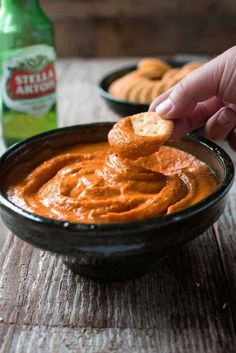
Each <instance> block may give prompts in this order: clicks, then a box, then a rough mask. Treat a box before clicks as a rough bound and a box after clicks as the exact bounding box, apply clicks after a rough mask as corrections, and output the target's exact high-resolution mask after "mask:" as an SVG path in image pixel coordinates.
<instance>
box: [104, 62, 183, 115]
mask: <svg viewBox="0 0 236 353" xmlns="http://www.w3.org/2000/svg"><path fill="white" fill-rule="evenodd" d="M166 62H167V63H168V64H169V65H171V66H172V67H182V66H183V65H185V64H186V63H187V61H177V60H167V61H166ZM136 69H137V65H133V66H129V67H125V68H123V69H120V70H116V71H113V72H111V73H109V74H108V75H106V76H105V77H104V78H103V79H102V80H101V81H100V83H99V94H100V96H101V97H102V98H103V99H104V100H105V102H106V103H107V105H108V106H109V107H110V108H111V109H112V110H113V111H114V112H116V113H118V114H119V115H121V116H127V115H132V114H137V113H141V112H145V111H147V110H148V108H149V104H138V103H131V102H128V101H126V100H122V99H119V98H115V97H114V96H112V95H111V94H110V93H108V88H109V86H110V85H111V84H112V82H113V81H115V80H117V79H118V78H120V77H122V76H124V75H126V74H128V73H129V72H131V71H134V70H136Z"/></svg>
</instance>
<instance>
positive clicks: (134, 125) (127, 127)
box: [108, 112, 174, 159]
mask: <svg viewBox="0 0 236 353" xmlns="http://www.w3.org/2000/svg"><path fill="white" fill-rule="evenodd" d="M173 128H174V124H173V122H172V121H171V120H164V119H162V118H161V117H160V116H159V115H158V114H157V113H155V112H145V113H140V114H136V115H132V116H128V117H126V118H124V119H121V120H119V121H118V122H117V123H116V124H115V125H114V126H113V128H112V129H111V131H110V132H109V134H108V141H109V144H110V146H111V147H112V149H113V151H114V152H115V153H117V154H118V155H120V156H122V157H125V158H130V159H137V158H139V157H144V156H149V155H151V154H153V153H154V152H157V151H158V149H159V148H160V146H162V145H163V144H164V143H165V142H166V141H167V140H168V139H169V138H170V136H171V135H172V132H173Z"/></svg>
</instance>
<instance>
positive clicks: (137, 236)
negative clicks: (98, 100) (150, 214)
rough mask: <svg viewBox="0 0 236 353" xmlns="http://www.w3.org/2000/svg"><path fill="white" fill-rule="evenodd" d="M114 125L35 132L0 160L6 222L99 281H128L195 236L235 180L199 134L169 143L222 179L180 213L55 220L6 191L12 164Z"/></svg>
mask: <svg viewBox="0 0 236 353" xmlns="http://www.w3.org/2000/svg"><path fill="white" fill-rule="evenodd" d="M112 125H113V124H112V123H97V124H88V125H78V126H73V127H66V128H61V129H56V130H53V131H50V132H46V133H43V134H40V135H37V136H34V137H32V138H30V139H28V140H25V141H23V142H20V143H18V144H16V145H14V146H13V147H11V148H10V149H8V150H7V151H6V152H5V153H4V154H3V155H2V156H1V158H0V210H1V216H2V219H3V221H4V223H5V224H6V226H7V227H8V228H9V229H10V230H11V231H12V232H13V233H14V234H16V235H17V236H18V237H20V238H21V239H23V240H25V241H27V242H28V243H30V244H32V245H34V246H36V247H39V248H41V249H43V250H48V251H50V252H52V253H57V254H59V255H60V256H61V257H62V258H63V260H64V262H65V263H66V264H67V265H68V266H69V267H70V268H71V269H72V270H73V271H75V272H79V273H80V274H81V275H84V276H87V277H91V278H96V279H106V280H111V279H116V280H117V279H127V278H133V277H136V276H139V275H141V274H143V273H145V272H147V271H150V270H152V269H154V268H155V267H156V266H157V265H158V261H159V260H158V259H159V258H160V257H161V256H163V255H166V254H168V253H170V252H173V251H176V250H177V248H178V247H179V246H180V245H181V244H183V243H185V242H187V241H189V240H191V239H193V238H195V237H197V236H198V235H200V234H201V233H202V232H204V231H205V230H206V229H207V228H209V227H210V226H211V225H212V224H213V223H214V222H215V221H216V220H217V219H218V218H219V217H220V215H221V214H222V213H223V211H224V208H225V204H226V201H227V195H228V192H229V189H230V187H231V185H232V182H233V176H234V166H233V163H232V161H231V159H230V158H229V156H228V155H227V154H226V152H224V151H223V150H222V149H221V148H220V147H218V146H217V145H215V144H214V143H212V142H210V141H208V140H206V139H204V138H200V139H198V138H197V137H195V136H189V137H186V138H185V139H184V140H182V141H178V142H175V143H171V145H173V146H174V147H178V148H180V149H183V150H185V151H187V152H189V153H192V154H193V155H195V156H196V157H197V158H199V159H201V160H202V161H204V162H206V163H207V164H208V165H209V166H210V167H211V168H212V170H213V171H214V172H215V175H216V177H217V179H218V182H219V187H218V188H217V190H216V191H215V192H214V193H212V194H211V195H210V196H208V197H207V198H206V199H204V200H203V201H201V202H199V203H197V204H196V205H194V206H191V207H188V208H186V209H184V210H182V211H180V212H176V213H173V214H170V215H166V216H160V217H156V218H152V219H145V220H141V221H135V222H126V223H117V224H81V223H73V222H63V221H56V220H53V219H50V218H45V217H41V216H38V215H36V214H34V213H32V212H28V211H26V210H24V209H22V208H20V207H18V206H16V205H14V204H13V203H12V202H10V201H9V200H8V199H7V197H6V195H5V185H6V178H7V176H8V173H9V170H11V169H12V168H14V165H16V164H18V163H22V165H24V162H25V161H29V160H30V161H32V163H33V161H34V160H35V158H34V157H35V156H36V155H37V156H38V155H41V156H43V151H44V150H45V149H47V150H48V148H50V149H57V148H60V147H65V146H69V145H72V144H75V143H84V142H97V141H104V140H106V138H107V133H108V131H109V130H110V129H111V127H112Z"/></svg>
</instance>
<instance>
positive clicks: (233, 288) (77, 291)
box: [0, 59, 236, 353]
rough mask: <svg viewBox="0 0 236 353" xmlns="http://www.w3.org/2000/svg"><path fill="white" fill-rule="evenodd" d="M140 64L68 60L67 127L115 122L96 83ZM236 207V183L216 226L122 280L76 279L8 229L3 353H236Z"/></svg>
mask: <svg viewBox="0 0 236 353" xmlns="http://www.w3.org/2000/svg"><path fill="white" fill-rule="evenodd" d="M131 62H133V60H109V61H108V60H99V61H97V60H77V59H76V60H66V61H60V62H59V64H58V80H59V89H58V102H59V113H60V119H61V120H60V123H61V125H70V124H79V123H85V122H87V123H89V122H93V121H107V120H110V121H112V120H115V119H116V118H117V117H116V116H115V115H114V114H113V113H112V112H111V111H109V110H108V108H107V107H106V106H105V104H104V102H102V101H101V99H100V97H98V94H97V89H96V84H97V81H98V80H99V79H100V78H101V77H102V75H103V74H105V73H106V72H107V71H109V70H112V69H113V68H115V67H120V66H122V65H124V64H127V63H129V64H130V63H131ZM232 155H233V154H232ZM234 159H235V160H236V158H234ZM235 207H236V186H235V185H234V187H233V189H232V191H231V194H230V200H229V203H228V206H227V209H226V211H225V213H224V215H223V216H222V217H221V219H220V220H219V221H218V222H217V223H216V224H215V225H214V226H213V227H212V228H211V229H209V230H208V231H207V232H206V233H204V234H203V235H202V236H201V237H199V238H198V239H196V240H194V241H192V242H191V243H189V244H187V245H185V246H183V247H182V249H181V250H179V251H178V252H177V253H176V254H173V255H171V256H169V257H166V258H164V259H162V260H161V261H160V264H159V267H158V268H157V270H156V272H154V273H151V274H148V275H146V276H144V277H142V278H139V279H136V280H133V281H127V282H123V283H121V282H120V283H99V282H93V281H91V280H88V279H84V278H81V277H80V276H79V275H74V274H73V273H72V272H70V271H69V270H68V269H67V268H66V267H65V266H64V265H63V263H62V262H61V261H60V260H59V259H58V258H57V257H56V256H52V255H50V254H48V253H46V252H43V251H40V250H38V249H35V248H33V247H31V246H30V245H28V244H26V243H24V242H23V241H21V240H19V239H18V238H16V237H15V236H13V235H12V234H9V232H8V231H7V229H6V228H5V226H4V225H3V224H1V236H0V352H1V353H13V352H17V353H51V352H53V353H59V352H60V353H72V352H73V353H75V352H80V353H83V352H84V353H90V352H91V353H95V352H96V353H108V352H116V353H126V352H127V353H128V352H138V353H141V352H142V353H144V352H145V353H154V352H158V353H181V352H186V353H195V352H198V353H199V352H200V353H205V352H207V353H209V352H210V353H231V352H235V351H236V332H235V327H236V224H235V222H236V221H235V219H236V217H235V216H236V212H235Z"/></svg>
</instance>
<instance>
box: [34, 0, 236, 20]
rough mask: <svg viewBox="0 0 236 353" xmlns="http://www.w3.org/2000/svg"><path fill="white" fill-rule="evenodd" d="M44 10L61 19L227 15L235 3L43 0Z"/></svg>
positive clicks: (153, 0)
mask: <svg viewBox="0 0 236 353" xmlns="http://www.w3.org/2000/svg"><path fill="white" fill-rule="evenodd" d="M41 4H42V7H43V9H44V10H45V11H46V12H47V14H49V15H50V16H55V17H57V18H62V17H69V18H75V17H77V18H88V17H103V18H110V19H114V18H117V17H120V18H121V17H122V18H125V17H126V18H127V17H129V18H132V17H133V18H134V17H135V18H138V17H140V16H143V15H147V16H152V15H153V14H155V15H156V16H158V15H159V14H162V15H163V16H164V17H165V16H166V15H173V14H176V12H178V13H179V12H180V9H181V14H184V15H190V14H194V15H202V14H204V13H209V14H211V15H213V14H214V15H215V14H216V13H219V12H224V13H225V14H229V13H235V11H236V8H235V2H234V1H230V0H218V1H211V0H199V1H198V2H196V3H193V2H189V1H187V0H173V1H161V0H146V1H136V2H135V6H134V2H133V0H120V1H116V0H92V1H91V0H90V1H87V0H80V1H77V0H68V1H67V2H65V1H63V0H51V1H46V0H41Z"/></svg>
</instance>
